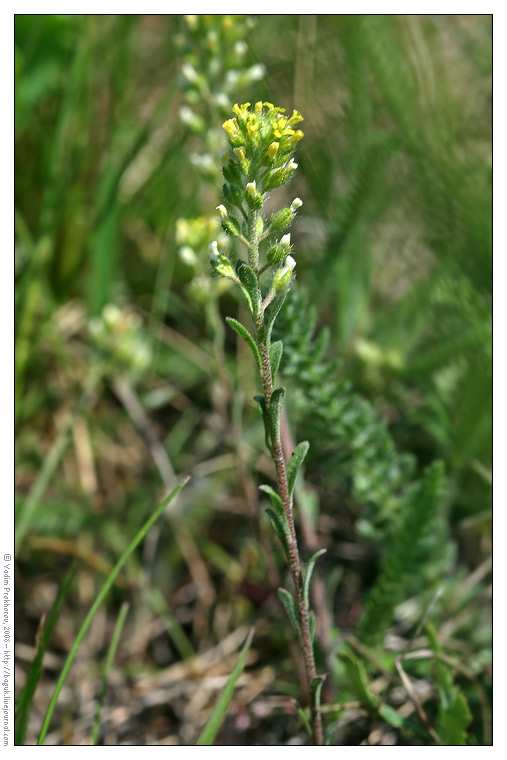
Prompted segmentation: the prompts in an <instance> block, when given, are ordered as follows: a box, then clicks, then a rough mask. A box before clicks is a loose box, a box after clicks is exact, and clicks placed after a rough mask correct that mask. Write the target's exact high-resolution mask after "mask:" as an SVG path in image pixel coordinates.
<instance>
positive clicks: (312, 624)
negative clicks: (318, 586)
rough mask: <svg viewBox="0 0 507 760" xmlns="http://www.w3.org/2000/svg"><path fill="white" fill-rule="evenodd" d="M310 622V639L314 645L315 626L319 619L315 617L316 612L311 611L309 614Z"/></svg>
mask: <svg viewBox="0 0 507 760" xmlns="http://www.w3.org/2000/svg"><path fill="white" fill-rule="evenodd" d="M308 622H309V624H310V639H311V642H312V644H313V639H314V636H315V626H316V624H317V618H316V617H315V612H314V611H313V610H309V612H308Z"/></svg>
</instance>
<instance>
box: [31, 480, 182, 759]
mask: <svg viewBox="0 0 507 760" xmlns="http://www.w3.org/2000/svg"><path fill="white" fill-rule="evenodd" d="M189 480H190V478H188V477H187V478H185V479H184V480H182V481H181V483H180V484H179V485H178V486H177V487H176V488H175V489H174V491H171V493H170V494H169V496H168V497H167V498H166V499H164V501H163V502H162V504H161V505H160V506H159V507H158V509H156V510H155V512H154V513H153V514H152V516H151V517H150V518H149V519H148V520H147V521H146V522H145V523H144V525H143V527H142V528H141V530H140V531H139V532H138V533H137V535H136V536H135V538H134V539H133V540H132V541H131V543H130V544H129V546H128V547H127V549H126V550H125V551H124V552H123V554H122V556H121V557H120V559H119V560H118V562H117V563H116V565H115V566H114V568H113V570H112V571H111V573H110V574H109V575H108V577H107V578H106V581H105V583H104V585H103V586H102V588H101V590H100V592H99V594H98V596H97V598H96V599H95V601H94V603H93V604H92V606H91V607H90V611H89V612H88V615H87V616H86V618H85V620H84V623H83V624H82V626H81V628H80V629H79V633H78V634H77V636H76V638H75V640H74V643H73V645H72V649H71V650H70V652H69V654H68V656H67V659H66V661H65V665H64V666H63V668H62V672H61V673H60V677H59V679H58V682H57V684H56V686H55V690H54V691H53V696H52V697H51V701H50V703H49V707H48V709H47V712H46V716H45V718H44V721H43V724H42V728H41V731H40V734H39V738H38V740H37V744H38V745H41V744H44V739H45V738H46V734H47V732H48V727H49V723H50V721H51V718H52V716H53V712H54V710H55V707H56V703H57V701H58V697H59V695H60V692H61V690H62V687H63V684H64V683H65V680H66V678H67V675H68V673H69V670H70V668H71V665H72V663H73V662H74V658H75V657H76V654H77V652H78V650H79V647H80V646H81V642H82V641H83V639H84V637H85V635H86V632H87V630H88V628H89V627H90V624H91V622H92V620H93V618H94V617H95V614H96V612H97V610H98V609H99V607H100V605H101V604H102V602H103V601H104V599H105V598H106V595H107V593H108V591H109V589H110V588H111V586H112V585H113V583H114V582H115V580H116V578H117V576H118V574H119V572H120V570H121V569H122V567H123V565H124V564H125V562H126V561H127V559H128V558H129V557H130V555H131V554H132V552H133V551H134V549H135V548H136V547H137V546H138V544H140V543H141V541H142V540H143V538H144V537H145V536H146V534H147V533H148V531H149V530H150V528H151V526H152V525H153V524H154V523H155V522H156V521H157V520H158V518H159V517H160V516H161V514H162V512H163V511H164V509H165V508H166V507H167V505H168V504H169V502H170V501H172V500H173V499H174V497H175V496H177V495H178V494H179V492H180V491H181V489H182V488H183V486H184V485H185V484H186V483H188V481H189Z"/></svg>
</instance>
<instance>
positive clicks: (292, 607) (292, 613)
mask: <svg viewBox="0 0 507 760" xmlns="http://www.w3.org/2000/svg"><path fill="white" fill-rule="evenodd" d="M278 596H279V597H280V601H281V603H282V604H283V606H284V607H285V612H286V613H287V615H288V617H289V620H290V622H291V623H292V627H293V628H294V630H295V632H296V634H297V635H298V636H300V630H299V618H298V613H297V610H296V603H295V602H294V599H293V597H292V594H290V593H289V592H288V591H287V589H286V588H279V589H278Z"/></svg>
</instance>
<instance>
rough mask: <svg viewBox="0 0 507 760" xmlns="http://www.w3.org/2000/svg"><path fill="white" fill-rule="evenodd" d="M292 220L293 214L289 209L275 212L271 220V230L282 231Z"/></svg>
mask: <svg viewBox="0 0 507 760" xmlns="http://www.w3.org/2000/svg"><path fill="white" fill-rule="evenodd" d="M293 219H294V212H293V210H292V209H291V208H282V209H280V211H277V212H276V214H275V215H274V216H273V218H272V219H271V229H272V230H284V229H285V228H286V227H288V226H289V225H290V224H292V221H293Z"/></svg>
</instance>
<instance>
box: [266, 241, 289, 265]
mask: <svg viewBox="0 0 507 760" xmlns="http://www.w3.org/2000/svg"><path fill="white" fill-rule="evenodd" d="M284 256H285V253H284V251H283V249H282V248H281V247H280V246H279V245H278V243H277V244H276V245H273V246H272V247H271V248H270V249H269V251H268V253H267V256H266V259H267V261H268V264H279V263H280V262H281V261H283V258H284Z"/></svg>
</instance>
